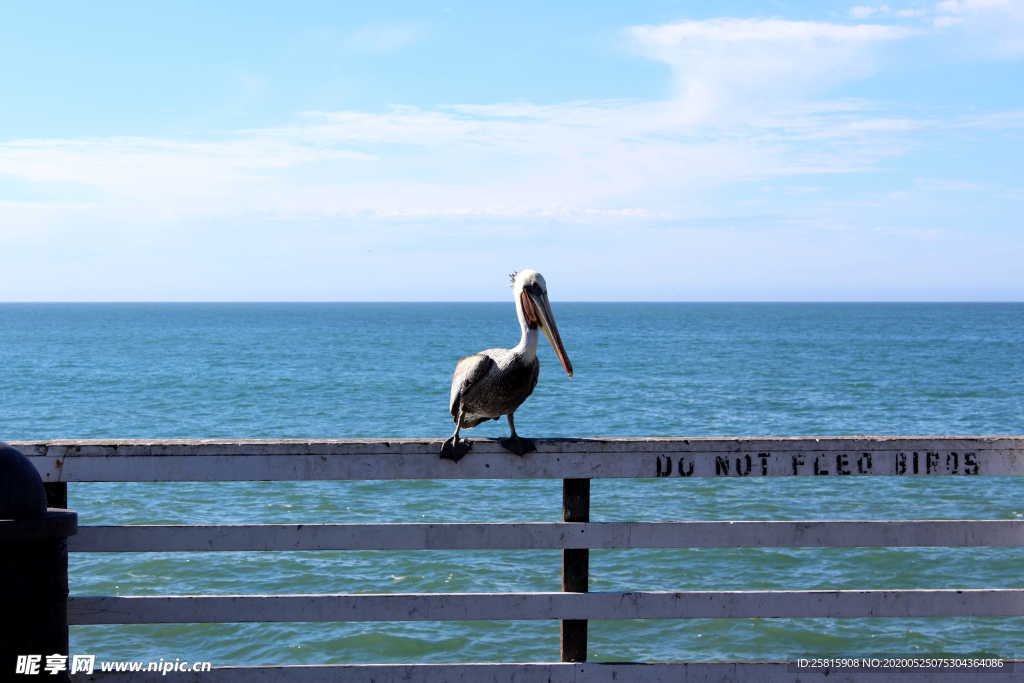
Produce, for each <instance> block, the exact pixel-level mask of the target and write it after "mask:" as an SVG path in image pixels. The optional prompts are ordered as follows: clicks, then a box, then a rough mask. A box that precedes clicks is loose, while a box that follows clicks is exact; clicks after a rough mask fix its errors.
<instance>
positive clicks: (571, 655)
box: [562, 479, 590, 662]
mask: <svg viewBox="0 0 1024 683" xmlns="http://www.w3.org/2000/svg"><path fill="white" fill-rule="evenodd" d="M562 519H563V520H564V521H566V522H589V521H590V480H589V479H563V480H562ZM589 584H590V550H588V549H585V548H584V549H575V548H574V549H567V550H563V551H562V590H563V591H566V592H571V593H586V592H587V591H588V590H589V589H590V586H589ZM562 661H563V662H585V661H587V620H586V619H563V620H562Z"/></svg>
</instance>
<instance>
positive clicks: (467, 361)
mask: <svg viewBox="0 0 1024 683" xmlns="http://www.w3.org/2000/svg"><path fill="white" fill-rule="evenodd" d="M493 367H494V361H493V360H491V358H490V357H489V356H485V355H484V354H482V353H477V354H474V355H472V356H466V357H465V358H463V359H462V360H460V361H459V362H458V363H457V364H456V365H455V374H453V375H452V393H451V396H450V398H449V401H448V410H449V412H451V414H452V417H458V414H459V398H460V397H462V396H463V395H464V394H465V393H466V392H467V391H468V390H469V389H470V387H472V386H473V385H474V384H476V383H477V382H479V381H480V380H481V379H483V378H484V377H485V376H486V375H487V373H488V372H490V371H491V368H493Z"/></svg>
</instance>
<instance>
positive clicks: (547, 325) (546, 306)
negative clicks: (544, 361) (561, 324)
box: [529, 294, 572, 377]
mask: <svg viewBox="0 0 1024 683" xmlns="http://www.w3.org/2000/svg"><path fill="white" fill-rule="evenodd" d="M529 297H530V300H531V302H532V303H533V308H534V310H535V311H537V316H538V317H539V318H540V328H541V329H542V330H544V334H545V335H546V336H547V338H548V341H549V342H551V348H553V349H554V350H555V355H556V356H558V360H560V361H561V362H562V367H563V368H565V374H567V375H569V376H570V377H572V363H570V362H569V356H568V355H566V353H565V347H564V346H562V337H561V336H559V334H558V325H556V324H555V314H554V313H552V312H551V304H550V303H549V302H548V296H547V294H538V295H534V294H529Z"/></svg>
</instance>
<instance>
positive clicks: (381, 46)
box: [342, 24, 424, 53]
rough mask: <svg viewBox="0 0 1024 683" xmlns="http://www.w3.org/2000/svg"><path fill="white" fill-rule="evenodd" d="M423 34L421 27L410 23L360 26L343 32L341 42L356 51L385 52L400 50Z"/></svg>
mask: <svg viewBox="0 0 1024 683" xmlns="http://www.w3.org/2000/svg"><path fill="white" fill-rule="evenodd" d="M423 35H424V31H423V29H421V28H420V27H418V26H414V25H411V24H395V25H389V26H362V27H360V28H358V29H356V30H354V31H351V32H350V33H347V34H345V35H344V36H343V37H342V44H343V45H344V46H345V47H347V48H348V49H350V50H353V51H356V52H369V53H387V52H395V51H397V50H401V49H402V48H404V47H407V46H408V45H411V44H412V43H415V42H416V41H417V40H419V39H420V38H422V37H423Z"/></svg>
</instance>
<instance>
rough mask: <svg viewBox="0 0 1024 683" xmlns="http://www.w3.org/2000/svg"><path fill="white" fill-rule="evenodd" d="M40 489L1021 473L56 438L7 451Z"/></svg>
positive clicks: (749, 445)
mask: <svg viewBox="0 0 1024 683" xmlns="http://www.w3.org/2000/svg"><path fill="white" fill-rule="evenodd" d="M14 445H15V447H16V448H19V449H20V450H22V452H24V453H25V454H26V455H29V456H30V458H31V459H32V460H33V461H34V462H35V464H36V467H37V468H38V469H39V472H40V475H41V476H42V477H43V479H44V481H299V480H325V481H326V480H345V479H358V480H365V479H592V478H611V477H619V478H621V477H625V478H642V477H721V476H725V477H761V476H768V477H790V476H827V475H838V476H845V475H855V476H856V475H887V476H893V475H895V476H901V475H906V476H914V475H967V476H971V475H995V476H1008V475H1024V437H1016V436H982V437H978V436H970V437H889V436H848V437H787V438H776V439H770V438H756V437H755V438H728V439H707V438H700V439H684V438H641V439H623V438H614V439H612V438H609V439H538V440H537V451H536V452H535V453H530V454H528V455H527V456H526V457H519V456H515V455H512V454H510V453H508V452H507V451H505V450H504V449H502V447H501V446H500V445H499V444H498V443H497V442H496V441H492V440H490V439H477V440H474V441H473V450H472V451H471V452H470V454H469V455H467V456H466V457H465V458H463V459H462V460H461V461H459V462H457V463H455V462H452V461H450V460H442V459H440V458H439V457H438V451H439V449H440V441H426V440H415V439H396V440H384V439H348V440H342V439H335V440H321V441H312V440H301V439H288V440H283V441H282V440H244V441H238V440H220V439H167V440H115V441H107V440H61V441H21V442H15V443H14Z"/></svg>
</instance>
